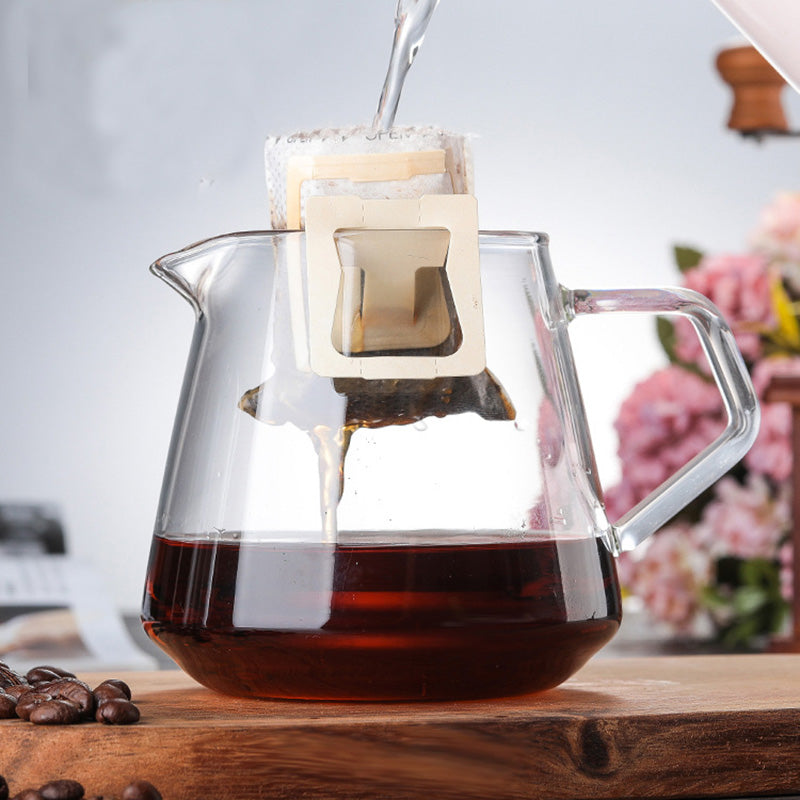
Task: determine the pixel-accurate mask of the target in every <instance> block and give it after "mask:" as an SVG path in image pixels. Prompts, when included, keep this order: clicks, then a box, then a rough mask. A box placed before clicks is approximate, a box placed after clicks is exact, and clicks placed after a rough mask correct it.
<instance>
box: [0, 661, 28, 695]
mask: <svg viewBox="0 0 800 800" xmlns="http://www.w3.org/2000/svg"><path fill="white" fill-rule="evenodd" d="M20 683H25V678H23V677H22V675H20V674H19V673H17V672H14V670H13V669H11V667H9V666H8V664H6V663H5V662H4V661H0V689H2V688H4V687H6V686H17V685H19V684H20Z"/></svg>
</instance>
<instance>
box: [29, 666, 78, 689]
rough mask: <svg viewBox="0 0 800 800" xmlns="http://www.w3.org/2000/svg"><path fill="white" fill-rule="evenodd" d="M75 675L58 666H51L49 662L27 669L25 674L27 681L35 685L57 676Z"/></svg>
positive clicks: (53, 679)
mask: <svg viewBox="0 0 800 800" xmlns="http://www.w3.org/2000/svg"><path fill="white" fill-rule="evenodd" d="M74 677H75V675H74V673H72V672H69V671H68V670H66V669H61V668H60V667H52V666H50V665H49V664H42V665H41V666H40V667H34V668H33V669H29V670H28V672H27V673H26V675H25V678H26V679H27V681H28V683H30V684H31V685H32V686H35V685H36V684H37V683H47V682H48V681H55V680H58V678H74Z"/></svg>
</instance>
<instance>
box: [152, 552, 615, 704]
mask: <svg viewBox="0 0 800 800" xmlns="http://www.w3.org/2000/svg"><path fill="white" fill-rule="evenodd" d="M142 616H143V620H144V625H145V629H146V630H147V632H148V633H149V635H150V636H151V637H152V638H153V639H154V640H155V641H156V642H157V643H158V644H159V645H160V646H161V647H162V648H163V649H164V650H165V651H166V652H167V653H168V654H169V655H170V656H171V657H172V658H173V659H175V661H177V662H178V664H179V665H180V666H181V667H182V668H183V669H184V670H185V671H186V672H187V673H188V674H189V675H191V676H192V677H194V678H195V679H196V680H198V681H199V682H200V683H203V684H205V685H206V686H208V687H210V688H212V689H216V690H219V691H221V692H225V693H228V694H234V695H247V696H254V697H285V698H302V699H324V700H401V699H428V698H429V699H464V698H478V697H492V696H505V695H512V694H522V693H525V692H534V691H540V690H542V689H548V688H551V687H553V686H556V685H558V684H559V683H561V682H562V681H564V680H565V679H566V678H568V677H569V676H570V675H571V674H572V673H574V672H575V671H576V670H577V669H578V668H579V667H581V666H582V665H583V664H584V663H585V662H586V661H587V659H588V658H589V657H590V656H591V655H592V654H594V653H595V652H596V651H597V650H599V649H600V648H601V647H602V646H603V645H604V644H605V643H606V642H607V641H608V640H609V639H611V637H612V636H613V635H614V633H615V632H616V630H617V628H618V626H619V622H620V617H621V607H620V597H619V592H618V588H617V579H616V573H615V567H614V562H613V559H612V557H611V556H610V555H609V553H608V551H607V550H606V548H605V547H604V545H603V544H602V543H601V542H600V541H599V540H596V539H592V538H564V539H561V540H555V539H553V538H551V537H546V538H545V537H543V538H540V539H533V540H529V541H511V542H509V543H507V544H506V543H502V544H496V543H491V544H480V543H466V544H450V545H442V546H439V545H435V546H434V545H429V544H426V545H392V546H384V547H375V546H364V545H358V546H351V545H347V546H344V545H324V544H320V545H304V544H267V543H260V542H245V541H242V542H236V541H231V540H225V541H214V540H205V541H204V540H200V541H197V540H190V539H187V538H183V539H178V538H174V539H173V538H161V537H156V538H155V540H154V543H153V549H152V552H151V556H150V565H149V573H148V580H147V587H146V592H145V599H144V608H143V614H142Z"/></svg>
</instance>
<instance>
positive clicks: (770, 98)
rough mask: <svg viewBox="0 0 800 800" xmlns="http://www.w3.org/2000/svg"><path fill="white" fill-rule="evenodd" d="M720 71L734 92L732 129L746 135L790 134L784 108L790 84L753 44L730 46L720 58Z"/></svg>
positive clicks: (730, 118)
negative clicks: (783, 98) (783, 94)
mask: <svg viewBox="0 0 800 800" xmlns="http://www.w3.org/2000/svg"><path fill="white" fill-rule="evenodd" d="M717 70H718V71H719V74H720V76H721V77H722V79H723V80H724V81H725V83H727V84H728V85H729V86H730V87H731V89H733V107H732V108H731V113H730V117H729V118H728V127H729V128H730V129H731V130H734V131H739V132H740V133H742V134H744V135H750V136H762V135H764V134H771V133H779V134H785V133H788V130H789V125H788V123H787V121H786V116H785V114H784V113H783V106H782V105H781V90H782V89H783V87H784V86H785V85H786V81H785V80H784V79H783V78H782V77H781V76H780V75H779V74H778V73H777V72H776V70H775V68H774V67H773V66H772V65H771V64H770V63H769V62H768V61H767V60H766V59H765V58H764V56H762V55H761V53H759V52H758V50H756V48H755V47H752V46H750V45H742V46H740V47H729V48H727V49H725V50H722V51H721V52H720V53H719V55H718V56H717Z"/></svg>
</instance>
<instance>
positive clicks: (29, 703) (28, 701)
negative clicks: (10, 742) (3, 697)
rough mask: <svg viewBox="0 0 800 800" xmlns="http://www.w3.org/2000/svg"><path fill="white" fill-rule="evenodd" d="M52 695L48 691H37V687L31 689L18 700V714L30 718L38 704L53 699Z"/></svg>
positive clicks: (22, 717)
mask: <svg viewBox="0 0 800 800" xmlns="http://www.w3.org/2000/svg"><path fill="white" fill-rule="evenodd" d="M52 699H53V698H52V696H51V695H49V694H47V693H46V692H37V691H36V689H29V690H28V691H27V692H25V694H23V695H21V696H20V698H19V700H17V716H18V717H19V718H20V719H28V718H29V717H30V715H31V711H33V709H34V708H36V706H38V705H41V704H42V703H46V702H47V701H48V700H52Z"/></svg>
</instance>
